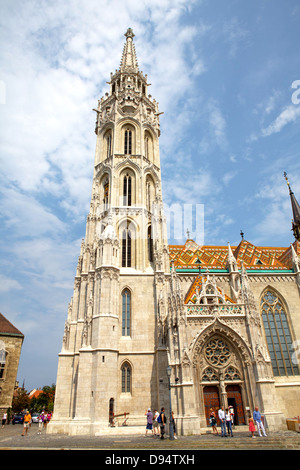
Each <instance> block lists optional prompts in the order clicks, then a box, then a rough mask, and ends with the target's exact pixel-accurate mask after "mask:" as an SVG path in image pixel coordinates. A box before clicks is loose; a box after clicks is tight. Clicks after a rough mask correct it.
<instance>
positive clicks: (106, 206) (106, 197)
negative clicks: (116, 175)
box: [103, 180, 109, 211]
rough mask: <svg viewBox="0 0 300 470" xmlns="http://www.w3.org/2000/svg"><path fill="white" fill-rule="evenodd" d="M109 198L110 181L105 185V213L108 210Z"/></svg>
mask: <svg viewBox="0 0 300 470" xmlns="http://www.w3.org/2000/svg"><path fill="white" fill-rule="evenodd" d="M108 197H109V181H108V180H105V181H104V184H103V208H104V210H105V211H106V210H107V209H108Z"/></svg>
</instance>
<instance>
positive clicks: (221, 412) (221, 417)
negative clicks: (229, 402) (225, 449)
mask: <svg viewBox="0 0 300 470" xmlns="http://www.w3.org/2000/svg"><path fill="white" fill-rule="evenodd" d="M218 416H219V420H220V425H221V437H227V434H226V417H225V411H224V406H222V407H221V408H220V409H219V411H218Z"/></svg>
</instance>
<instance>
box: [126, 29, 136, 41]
mask: <svg viewBox="0 0 300 470" xmlns="http://www.w3.org/2000/svg"><path fill="white" fill-rule="evenodd" d="M124 36H125V37H126V38H127V39H128V38H131V39H132V38H134V36H135V34H134V33H133V31H132V28H128V29H127V31H126V33H125V34H124Z"/></svg>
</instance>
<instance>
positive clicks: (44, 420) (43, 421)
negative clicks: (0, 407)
mask: <svg viewBox="0 0 300 470" xmlns="http://www.w3.org/2000/svg"><path fill="white" fill-rule="evenodd" d="M51 416H52V415H51V413H47V412H45V411H42V413H41V414H40V415H39V417H38V424H39V428H38V432H37V433H38V434H41V433H42V430H43V429H46V427H47V424H48V423H49V421H50V419H51ZM31 422H32V417H31V414H30V413H29V411H28V410H27V411H26V413H25V416H24V421H23V433H22V434H21V436H25V435H27V433H28V429H29V427H30V426H31Z"/></svg>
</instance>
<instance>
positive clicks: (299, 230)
mask: <svg viewBox="0 0 300 470" xmlns="http://www.w3.org/2000/svg"><path fill="white" fill-rule="evenodd" d="M283 174H284V177H285V179H286V182H287V185H288V187H289V192H290V198H291V204H292V211H293V219H292V230H293V232H294V237H295V239H296V240H300V206H299V204H298V201H297V199H296V198H295V195H294V193H293V191H292V189H291V186H290V183H289V180H288V177H287V174H286V172H284V173H283Z"/></svg>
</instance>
